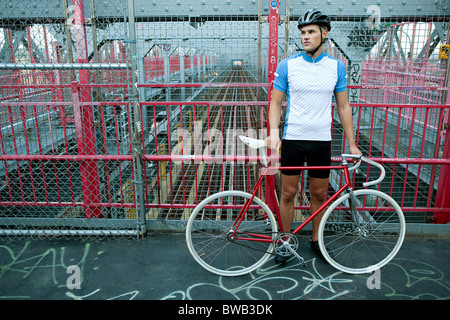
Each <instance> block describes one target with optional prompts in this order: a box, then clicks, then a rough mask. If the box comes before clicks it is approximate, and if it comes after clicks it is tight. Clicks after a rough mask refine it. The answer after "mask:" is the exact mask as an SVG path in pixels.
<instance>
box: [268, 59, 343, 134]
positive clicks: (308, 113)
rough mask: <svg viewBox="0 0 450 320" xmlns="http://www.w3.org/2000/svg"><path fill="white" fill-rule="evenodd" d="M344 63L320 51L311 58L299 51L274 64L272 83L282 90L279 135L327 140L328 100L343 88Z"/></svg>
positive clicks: (329, 106) (329, 102)
mask: <svg viewBox="0 0 450 320" xmlns="http://www.w3.org/2000/svg"><path fill="white" fill-rule="evenodd" d="M346 78H347V72H346V70H345V66H344V64H343V63H342V62H341V61H339V60H337V59H335V58H333V57H330V56H329V55H327V54H326V53H322V54H321V55H320V56H318V57H316V58H315V59H314V60H313V59H312V57H310V56H308V55H306V54H305V53H304V52H301V53H299V54H297V55H294V56H292V57H289V58H287V59H284V60H283V61H281V62H280V64H279V65H278V68H277V71H276V73H275V81H274V84H273V87H274V88H275V89H277V90H280V91H282V92H286V98H287V111H286V119H285V124H284V132H283V139H286V140H320V141H330V140H331V122H332V114H331V101H332V97H333V93H334V92H342V91H344V90H346V89H347V81H346Z"/></svg>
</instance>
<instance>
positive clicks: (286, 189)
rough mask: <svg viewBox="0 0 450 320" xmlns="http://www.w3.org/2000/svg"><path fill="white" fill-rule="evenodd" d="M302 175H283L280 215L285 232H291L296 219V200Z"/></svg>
mask: <svg viewBox="0 0 450 320" xmlns="http://www.w3.org/2000/svg"><path fill="white" fill-rule="evenodd" d="M299 179H300V175H299V174H298V175H285V174H281V198H280V214H281V223H282V224H283V230H282V231H284V232H291V228H292V218H293V217H294V199H295V195H296V194H297V190H298V181H299Z"/></svg>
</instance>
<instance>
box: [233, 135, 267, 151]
mask: <svg viewBox="0 0 450 320" xmlns="http://www.w3.org/2000/svg"><path fill="white" fill-rule="evenodd" d="M239 138H240V139H241V140H242V142H243V143H245V144H246V145H247V146H249V147H250V148H252V149H259V148H263V147H265V146H266V141H265V140H259V139H253V138H249V137H246V136H239Z"/></svg>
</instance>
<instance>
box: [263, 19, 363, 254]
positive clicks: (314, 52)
mask: <svg viewBox="0 0 450 320" xmlns="http://www.w3.org/2000/svg"><path fill="white" fill-rule="evenodd" d="M298 28H299V30H300V32H301V41H302V45H303V49H304V52H301V53H299V54H297V55H294V56H292V57H289V58H287V59H285V60H283V61H281V63H280V64H279V66H278V68H277V71H276V73H275V81H274V85H273V92H272V99H271V103H270V110H269V125H270V128H271V130H270V135H269V138H268V143H269V147H270V148H271V149H272V150H273V151H274V152H278V150H279V147H280V144H281V166H302V165H304V161H305V159H306V162H307V165H308V166H330V165H331V125H332V112H331V111H332V109H331V101H332V96H333V93H334V96H335V99H336V104H337V111H338V115H339V118H340V120H341V123H342V127H343V129H344V133H345V136H346V137H347V141H348V146H349V152H350V153H352V154H361V152H360V151H359V149H358V147H357V146H356V143H355V138H354V134H353V121H352V112H351V108H350V105H349V103H348V99H347V83H346V78H347V75H346V70H345V66H344V64H343V63H342V62H341V61H339V60H337V59H334V58H332V57H330V56H328V55H327V54H325V53H324V52H323V48H322V44H323V43H324V41H325V39H326V37H327V35H328V32H329V31H330V29H331V24H330V18H329V17H328V16H327V15H325V14H323V13H321V12H320V11H318V10H311V11H308V12H306V13H304V14H303V15H302V16H301V17H300V19H299V21H298ZM284 94H286V98H287V110H286V119H285V125H284V129H283V137H282V143H281V141H280V137H279V131H278V125H279V123H280V113H281V103H282V101H283V98H284ZM329 173H330V171H329V170H309V188H310V192H311V208H310V210H311V212H315V211H316V210H317V209H318V208H319V207H320V206H321V205H322V204H323V203H324V202H325V201H326V198H327V189H328V180H329ZM299 179H300V171H293V170H282V172H281V198H280V211H281V220H282V224H283V228H284V230H282V231H284V232H290V231H291V226H292V218H293V216H294V198H295V195H296V193H297V191H298V183H299ZM322 215H323V212H321V213H320V214H319V215H318V216H317V217H316V218H314V219H313V221H312V222H313V232H312V239H311V242H310V245H311V249H312V250H313V251H314V252H315V253H317V254H318V255H319V256H320V257H322V255H321V253H320V249H319V246H318V243H317V240H318V228H319V223H320V219H321V218H322ZM322 258H323V257H322ZM286 260H287V258H285V257H281V256H277V257H276V261H277V262H278V263H284V262H286Z"/></svg>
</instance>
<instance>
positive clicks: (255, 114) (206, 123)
mask: <svg viewBox="0 0 450 320" xmlns="http://www.w3.org/2000/svg"><path fill="white" fill-rule="evenodd" d="M223 82H225V83H236V82H242V83H249V82H251V81H250V79H249V76H248V74H247V73H246V71H245V70H244V69H243V68H242V67H234V68H232V69H231V70H230V72H229V73H228V74H227V75H226V76H225V78H224V79H223ZM256 100H257V99H256V89H255V88H248V87H222V88H217V90H216V92H214V94H213V97H212V101H236V102H238V103H237V104H236V105H228V104H227V105H214V106H208V107H207V108H206V110H205V112H203V114H201V115H199V114H198V113H199V112H197V114H196V117H194V118H196V119H197V120H198V121H199V123H200V124H201V125H202V127H201V128H196V130H199V129H200V130H201V132H202V135H203V137H206V139H205V138H204V139H203V140H204V142H205V140H206V143H204V146H202V147H203V149H202V153H203V154H204V155H212V156H218V158H220V156H221V155H225V154H226V155H246V154H242V153H243V152H247V151H246V150H247V148H244V147H243V144H242V145H241V142H240V140H239V139H238V137H237V135H238V134H239V132H248V131H249V130H254V132H259V129H260V126H261V120H260V117H261V115H260V112H261V111H260V110H259V109H258V111H257V110H256V108H254V107H253V108H251V107H250V106H247V105H245V101H256ZM208 135H215V138H217V137H219V136H220V140H218V141H217V140H215V138H214V137H209V136H208ZM211 139H212V140H211ZM213 143H214V144H215V145H214V146H213V145H212V144H213ZM192 147H193V148H194V147H195V146H194V144H193V146H192ZM217 150H220V152H222V154H214V152H217ZM191 151H192V153H191V154H194V152H193V150H191ZM220 152H219V153H220ZM181 166H182V167H181V168H180V170H178V175H177V177H176V179H175V181H174V183H172V188H171V190H169V193H168V194H167V200H166V203H167V202H170V203H172V204H174V205H175V206H174V208H170V209H163V210H160V214H159V217H158V218H159V219H174V220H178V219H181V220H185V219H187V218H188V217H189V213H190V211H191V210H190V209H183V208H177V206H182V205H185V204H187V203H189V204H193V203H194V204H195V203H198V202H200V201H201V200H203V199H204V198H205V197H207V196H209V195H210V194H213V193H215V192H218V191H220V190H230V189H236V190H247V191H249V189H250V190H251V188H252V186H253V185H254V184H255V182H256V178H257V176H256V175H257V174H258V168H257V166H256V164H252V163H248V162H244V163H242V162H237V161H226V162H225V161H216V162H201V163H195V162H192V161H191V162H189V163H184V164H182V165H181Z"/></svg>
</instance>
